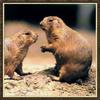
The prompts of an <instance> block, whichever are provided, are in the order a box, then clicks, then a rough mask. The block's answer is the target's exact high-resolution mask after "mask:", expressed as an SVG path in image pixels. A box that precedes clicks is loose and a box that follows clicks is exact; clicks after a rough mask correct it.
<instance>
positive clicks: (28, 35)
mask: <svg viewBox="0 0 100 100" xmlns="http://www.w3.org/2000/svg"><path fill="white" fill-rule="evenodd" d="M24 34H25V35H26V37H27V38H28V39H29V38H32V41H33V42H36V40H37V39H38V34H37V33H34V32H32V31H27V32H25V33H24Z"/></svg>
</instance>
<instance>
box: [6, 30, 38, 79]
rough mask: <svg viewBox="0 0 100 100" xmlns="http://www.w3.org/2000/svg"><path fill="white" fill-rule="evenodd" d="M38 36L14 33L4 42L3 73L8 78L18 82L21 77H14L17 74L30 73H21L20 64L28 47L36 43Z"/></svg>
mask: <svg viewBox="0 0 100 100" xmlns="http://www.w3.org/2000/svg"><path fill="white" fill-rule="evenodd" d="M37 38H38V35H37V34H35V33H34V32H32V31H23V32H18V33H15V34H14V35H13V36H11V37H9V38H5V42H4V71H5V74H6V75H8V76H9V77H10V78H12V79H15V80H19V79H21V77H17V76H15V75H14V72H17V74H19V75H20V76H22V75H27V74H30V73H23V70H22V62H23V60H24V58H25V56H26V54H27V52H28V49H29V47H30V46H31V45H32V44H33V43H35V42H36V40H37Z"/></svg>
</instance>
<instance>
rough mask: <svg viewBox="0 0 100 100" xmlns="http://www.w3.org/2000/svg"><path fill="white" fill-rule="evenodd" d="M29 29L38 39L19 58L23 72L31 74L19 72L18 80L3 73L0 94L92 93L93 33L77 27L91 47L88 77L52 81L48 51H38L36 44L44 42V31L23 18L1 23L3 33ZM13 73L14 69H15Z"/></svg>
mask: <svg viewBox="0 0 100 100" xmlns="http://www.w3.org/2000/svg"><path fill="white" fill-rule="evenodd" d="M27 29H28V30H33V31H34V32H36V33H38V34H39V38H38V41H37V42H36V43H35V44H33V45H32V46H31V47H30V49H29V51H28V54H27V56H26V58H25V59H24V61H23V70H24V72H31V73H32V74H31V75H27V76H23V79H22V80H19V81H16V80H10V79H9V78H8V77H7V76H4V81H3V88H4V92H3V95H4V96H5V97H9V96H11V97H17V96H20V97H25V96H27V97H68V96H77V97H80V96H82V97H83V96H96V67H97V66H96V34H94V32H85V31H82V30H78V31H81V33H82V35H83V36H84V37H86V38H87V40H88V41H89V42H90V44H91V46H92V48H93V62H92V66H91V70H90V72H89V78H88V79H87V80H86V81H84V82H83V83H82V84H81V85H79V84H77V83H72V84H68V83H66V82H64V83H61V82H57V81H52V80H51V79H50V77H49V74H50V71H51V70H52V69H53V67H54V66H55V63H56V62H55V59H54V57H53V55H52V54H50V53H42V52H41V49H40V47H41V46H42V45H43V44H46V43H47V40H46V37H45V34H44V32H43V31H42V30H41V29H40V28H39V27H38V26H33V25H30V24H28V23H24V22H15V21H14V22H7V23H5V27H4V33H5V34H4V35H5V36H4V37H7V36H11V35H13V34H14V33H16V32H19V31H20V30H21V31H22V30H27ZM15 74H16V73H15Z"/></svg>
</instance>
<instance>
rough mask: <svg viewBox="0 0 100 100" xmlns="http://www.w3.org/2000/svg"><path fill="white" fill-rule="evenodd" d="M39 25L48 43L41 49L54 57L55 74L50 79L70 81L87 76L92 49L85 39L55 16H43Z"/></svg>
mask: <svg viewBox="0 0 100 100" xmlns="http://www.w3.org/2000/svg"><path fill="white" fill-rule="evenodd" d="M40 26H41V28H42V29H43V30H44V31H45V34H46V36H47V40H48V45H44V46H42V47H41V50H42V52H46V51H48V52H51V53H53V55H54V56H55V59H56V66H55V68H54V73H55V75H56V76H54V77H52V79H53V80H59V81H66V82H68V83H72V82H75V81H76V80H78V79H84V78H86V77H88V72H89V69H90V66H91V63H92V49H91V47H90V45H89V43H88V42H87V40H86V39H85V38H84V37H82V36H81V35H80V33H78V32H76V31H75V30H73V29H71V28H70V27H68V26H67V25H66V24H65V23H64V22H63V20H62V19H61V18H59V17H57V16H49V17H45V18H44V19H43V20H42V21H41V22H40Z"/></svg>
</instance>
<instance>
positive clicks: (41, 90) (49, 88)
mask: <svg viewBox="0 0 100 100" xmlns="http://www.w3.org/2000/svg"><path fill="white" fill-rule="evenodd" d="M49 72H50V69H47V70H43V71H40V72H37V73H33V74H31V75H27V76H24V77H23V79H22V80H19V81H16V80H10V79H9V78H8V79H7V78H6V79H5V80H4V91H5V92H4V96H28V97H30V96H32V97H68V96H96V82H95V79H96V71H95V68H92V69H91V70H90V73H89V78H88V79H87V80H86V81H84V82H82V84H81V85H79V84H77V83H72V84H68V83H66V82H63V83H61V82H57V81H52V80H51V78H50V77H49V74H50V73H49Z"/></svg>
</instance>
